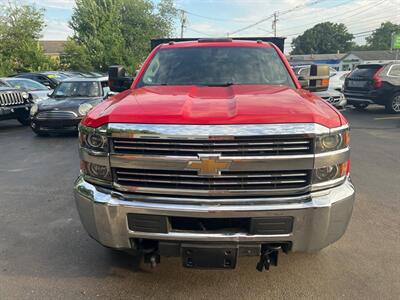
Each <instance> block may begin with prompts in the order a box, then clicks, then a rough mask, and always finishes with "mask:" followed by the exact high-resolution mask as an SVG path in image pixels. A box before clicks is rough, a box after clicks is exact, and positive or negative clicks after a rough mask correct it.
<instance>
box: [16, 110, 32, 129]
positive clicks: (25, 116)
mask: <svg viewBox="0 0 400 300" xmlns="http://www.w3.org/2000/svg"><path fill="white" fill-rule="evenodd" d="M17 120H18V122H20V123H21V124H22V125H24V126H28V125H29V124H31V120H30V117H29V111H27V110H23V111H17Z"/></svg>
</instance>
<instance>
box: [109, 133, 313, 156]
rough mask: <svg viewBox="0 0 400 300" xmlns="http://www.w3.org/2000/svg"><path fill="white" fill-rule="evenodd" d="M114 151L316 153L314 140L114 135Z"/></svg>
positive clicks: (230, 154) (233, 154)
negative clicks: (162, 137)
mask: <svg viewBox="0 0 400 300" xmlns="http://www.w3.org/2000/svg"><path fill="white" fill-rule="evenodd" d="M112 145H113V150H114V152H115V153H118V154H147V155H181V156H197V155H198V154H213V153H218V154H221V156H257V155H296V154H310V153H312V148H313V145H312V140H311V139H306V138H304V139H298V138H297V139H291V138H287V139H271V138H270V137H268V138H267V137H264V138H260V137H257V139H255V138H253V137H242V138H235V139H233V140H229V141H228V140H222V141H214V140H206V139H204V140H198V139H193V140H167V139H163V140H158V139H150V138H149V139H145V138H134V139H125V138H113V140H112Z"/></svg>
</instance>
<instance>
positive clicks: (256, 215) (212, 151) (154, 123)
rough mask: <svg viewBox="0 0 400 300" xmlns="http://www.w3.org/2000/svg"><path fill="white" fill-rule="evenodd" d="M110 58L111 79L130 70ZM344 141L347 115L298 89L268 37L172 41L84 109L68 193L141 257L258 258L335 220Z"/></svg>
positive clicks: (341, 225)
mask: <svg viewBox="0 0 400 300" xmlns="http://www.w3.org/2000/svg"><path fill="white" fill-rule="evenodd" d="M312 69H313V70H314V71H313V72H312V74H311V75H314V76H312V77H310V78H309V80H310V81H309V86H308V85H304V83H303V87H306V88H310V89H311V88H312V87H313V88H314V89H317V88H321V87H324V86H326V82H327V80H326V79H325V78H326V76H325V75H326V74H327V73H326V70H327V69H326V68H324V67H319V68H318V67H315V68H312ZM114 71H115V70H114ZM114 71H113V72H112V74H110V75H112V76H111V78H110V86H111V89H112V90H113V89H114V90H121V89H123V88H121V87H123V86H124V84H125V85H126V82H129V80H128V81H126V80H125V79H126V78H124V71H123V70H119V69H117V70H116V72H114ZM323 72H325V73H324V74H325V75H324V74H323ZM113 76H115V78H114V77H113ZM124 80H125V81H124ZM124 82H125V83H124ZM349 149H350V148H349V126H348V123H347V121H346V119H345V118H344V117H343V116H342V115H341V114H340V112H338V111H337V110H336V109H335V108H333V107H332V106H331V105H330V104H328V103H326V102H325V101H323V100H322V99H320V98H319V97H317V96H315V95H314V94H312V93H311V92H310V91H307V90H305V89H302V87H301V85H300V84H299V82H298V81H297V79H296V77H295V75H294V74H293V72H292V70H291V68H290V66H289V64H288V62H287V60H286V59H285V57H284V55H283V54H282V52H281V51H280V50H279V49H278V48H277V47H276V46H275V45H274V44H271V43H266V42H262V41H233V40H228V39H226V40H198V41H189V42H177V43H174V42H170V43H167V44H162V45H159V46H158V47H156V48H155V49H154V50H153V51H152V52H151V54H150V55H149V57H148V58H147V60H146V61H145V63H144V64H143V67H142V68H141V70H140V72H139V73H138V75H137V76H136V78H135V80H134V81H133V83H132V85H131V86H130V87H129V86H127V90H125V91H122V92H120V93H119V94H117V95H115V96H113V97H111V98H110V99H109V100H107V101H105V102H103V103H101V104H99V105H97V106H96V107H94V108H93V109H92V110H91V111H90V112H89V113H88V114H87V116H86V117H85V118H84V119H83V121H82V123H81V125H80V156H81V175H80V176H79V178H78V179H77V181H76V183H75V199H76V204H77V207H78V211H79V214H80V217H81V220H82V223H83V225H84V227H85V228H86V230H87V231H88V233H89V235H90V236H91V237H93V238H94V239H95V240H97V241H98V242H100V243H101V244H102V245H104V246H106V247H109V248H113V249H118V250H123V251H128V252H131V253H133V254H137V255H143V256H144V260H145V261H146V262H149V263H151V265H152V266H154V265H156V264H157V263H159V262H160V257H161V256H180V257H181V258H182V264H183V266H185V267H189V268H196V267H199V268H223V269H229V268H234V267H235V266H236V265H237V261H238V257H241V256H258V257H259V260H258V263H257V264H256V267H257V269H258V270H259V271H261V270H263V269H269V267H270V265H276V264H277V257H278V253H279V252H280V251H281V250H282V251H283V252H285V253H287V252H289V251H306V252H309V251H317V250H320V249H322V248H324V247H326V246H328V245H329V244H331V243H333V242H335V241H336V240H338V239H339V238H340V237H341V236H342V235H343V234H344V232H345V230H346V227H347V225H348V223H349V220H350V217H351V213H352V208H353V202H354V188H353V185H352V183H351V181H350V177H349V169H350V161H349Z"/></svg>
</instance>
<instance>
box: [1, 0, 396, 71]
mask: <svg viewBox="0 0 400 300" xmlns="http://www.w3.org/2000/svg"><path fill="white" fill-rule="evenodd" d="M44 13H45V11H44V9H41V8H37V7H35V6H33V5H18V6H17V5H15V4H12V3H11V4H10V3H8V4H3V5H0V76H7V75H11V74H15V73H19V72H33V71H44V70H74V71H100V72H105V71H106V70H107V68H108V66H109V65H113V64H120V65H124V66H125V67H127V69H128V70H129V71H130V72H132V73H133V72H134V70H136V68H137V67H138V66H139V65H140V64H141V62H143V60H144V59H145V57H146V56H147V55H148V53H149V51H150V39H152V38H161V37H171V36H173V35H174V28H175V21H176V19H177V10H176V9H175V7H174V3H173V0H160V1H157V4H155V3H154V2H153V1H151V0H135V1H131V0H76V3H75V7H74V9H73V14H72V17H71V20H70V22H69V26H70V28H71V29H72V30H73V32H74V33H73V36H71V37H70V38H68V40H67V42H66V44H65V49H64V53H63V55H62V56H61V57H60V59H54V58H51V57H48V56H46V55H45V54H44V51H43V48H42V47H41V46H40V44H39V39H40V37H41V32H42V31H43V29H44V28H45V21H44ZM396 31H399V32H400V25H398V24H393V23H391V22H384V23H382V24H381V26H380V27H379V28H377V29H376V30H374V31H373V32H372V34H371V35H370V36H369V37H367V38H366V42H367V43H366V45H363V46H359V45H357V44H355V43H354V42H353V40H354V35H353V34H351V33H349V32H348V30H347V28H346V26H345V25H344V24H337V23H332V22H324V23H320V24H317V25H315V26H314V27H313V28H310V29H308V30H306V31H305V32H304V33H303V34H302V35H300V36H298V37H297V38H295V39H293V41H292V46H293V51H292V53H291V54H310V53H314V54H319V53H336V52H338V51H339V52H348V51H350V50H361V49H362V50H384V49H389V47H390V42H391V34H392V33H393V32H396Z"/></svg>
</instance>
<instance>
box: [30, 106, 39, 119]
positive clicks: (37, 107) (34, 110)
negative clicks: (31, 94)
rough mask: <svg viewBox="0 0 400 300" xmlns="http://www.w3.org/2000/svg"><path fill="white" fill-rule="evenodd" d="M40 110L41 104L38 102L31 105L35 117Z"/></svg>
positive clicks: (32, 114)
mask: <svg viewBox="0 0 400 300" xmlns="http://www.w3.org/2000/svg"><path fill="white" fill-rule="evenodd" d="M38 110H39V106H38V105H37V104H33V105H32V107H31V112H30V114H31V116H32V117H33V116H34V115H35V114H36V113H37V112H38Z"/></svg>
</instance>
